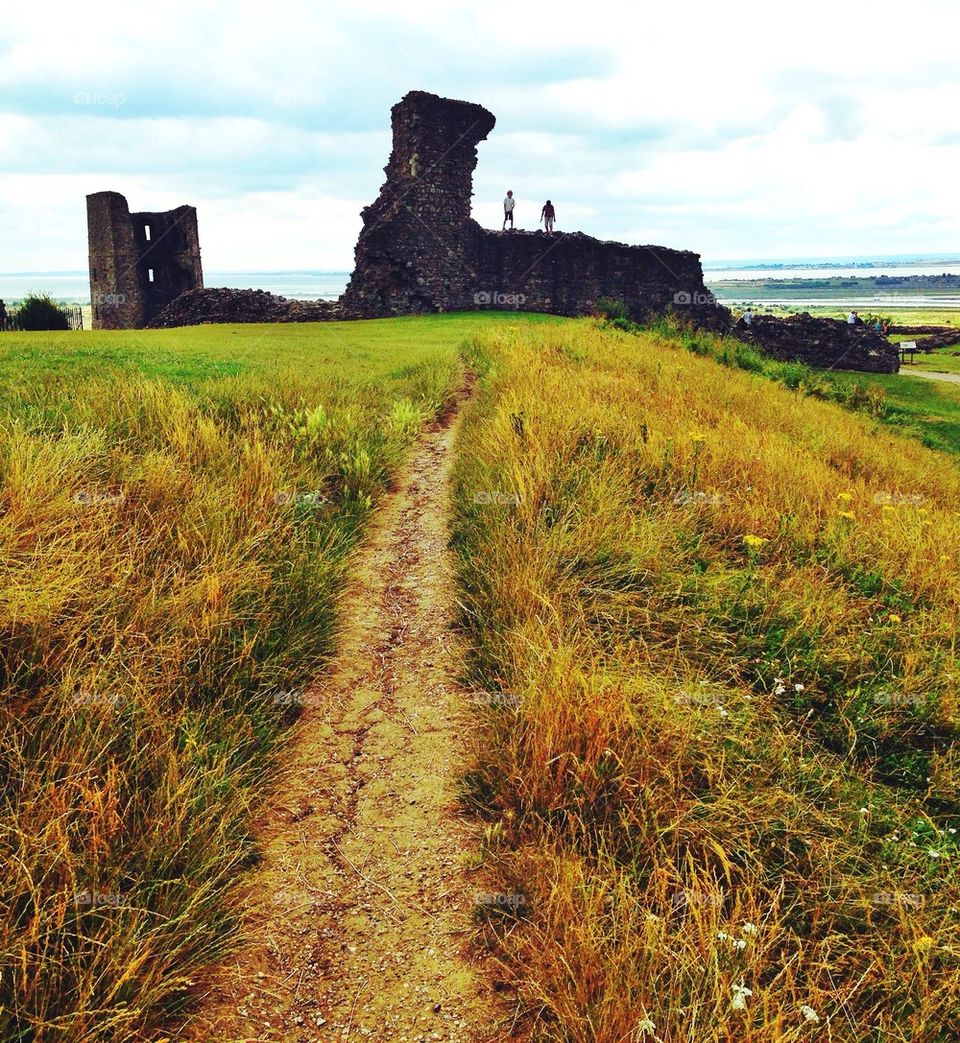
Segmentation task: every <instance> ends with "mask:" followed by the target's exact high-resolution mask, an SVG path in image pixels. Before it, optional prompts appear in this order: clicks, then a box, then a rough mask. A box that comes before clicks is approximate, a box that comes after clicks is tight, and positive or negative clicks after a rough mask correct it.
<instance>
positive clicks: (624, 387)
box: [455, 322, 960, 1043]
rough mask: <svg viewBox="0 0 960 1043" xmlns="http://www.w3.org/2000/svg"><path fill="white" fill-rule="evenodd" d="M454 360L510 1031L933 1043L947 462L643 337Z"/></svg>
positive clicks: (481, 764)
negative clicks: (474, 382)
mask: <svg viewBox="0 0 960 1043" xmlns="http://www.w3.org/2000/svg"><path fill="white" fill-rule="evenodd" d="M687 347H689V345H688V346H687ZM472 360H473V365H474V366H475V367H476V368H477V370H478V372H479V373H480V374H481V377H482V380H481V388H482V390H481V393H480V395H479V397H478V398H477V399H476V400H475V402H474V404H473V405H472V407H471V414H470V416H469V418H468V422H467V425H466V426H465V428H464V430H463V432H462V437H461V443H460V455H459V460H458V465H457V467H458V472H457V504H458V507H457V521H456V536H455V540H456V546H457V548H458V552H459V554H460V558H461V582H462V586H463V597H464V620H465V624H466V625H467V626H468V628H469V631H470V634H471V637H472V640H473V645H474V655H473V660H472V665H471V671H472V675H473V679H474V682H475V683H476V684H477V685H478V686H482V687H485V688H487V689H489V690H491V692H494V693H500V694H499V695H494V696H493V697H492V698H491V699H489V700H487V702H488V703H489V704H490V708H489V710H487V711H485V720H484V724H485V731H484V732H483V735H482V738H481V739H480V740H479V741H478V744H477V750H476V763H475V769H474V771H473V772H472V774H471V776H470V778H469V779H468V780H467V782H468V794H469V798H470V799H471V800H472V801H473V802H474V804H475V805H476V806H477V807H478V808H479V809H480V810H481V811H482V813H483V814H485V815H486V816H487V817H488V819H489V826H488V829H487V833H486V836H487V850H486V854H487V857H488V858H489V860H490V862H491V864H492V865H494V866H495V867H496V868H497V871H498V872H499V874H500V878H501V887H502V890H503V891H504V893H505V894H509V895H513V896H514V899H515V900H513V901H506V900H504V901H502V902H501V903H500V912H501V914H500V916H499V917H496V918H492V921H491V923H490V924H489V927H488V930H489V931H490V933H491V938H492V939H493V940H494V941H495V944H497V945H498V946H499V947H500V949H501V951H502V953H503V955H504V959H505V961H506V963H507V966H508V967H510V968H511V969H512V974H513V979H514V982H515V984H516V985H517V986H518V988H519V990H520V995H521V998H522V1001H523V1006H524V1009H525V1011H526V1013H527V1018H528V1025H529V1027H530V1028H531V1031H532V1033H533V1036H534V1038H536V1039H540V1040H555V1041H558V1043H559V1041H560V1040H563V1041H577V1043H587V1041H590V1043H623V1041H625V1040H645V1039H651V1040H653V1039H660V1040H669V1041H671V1043H679V1041H689V1043H693V1041H697V1043H713V1041H717V1043H719V1041H721V1040H723V1041H736V1043H779V1041H788V1040H789V1041H794V1040H806V1039H813V1038H823V1039H835V1040H858V1041H861V1040H863V1041H865V1040H871V1041H880V1040H883V1041H885V1043H886V1041H907V1040H912V1041H914V1043H917V1041H929V1043H934V1041H937V1043H946V1041H947V1040H952V1039H955V1038H957V1035H958V1033H960V1000H958V996H960V969H958V957H960V936H958V929H957V908H958V901H960V890H958V882H957V877H956V866H957V856H958V839H960V833H958V832H957V830H958V829H960V765H958V757H957V751H956V745H955V739H956V733H957V723H958V722H957V690H956V671H957V663H956V633H957V624H958V596H960V562H958V556H957V546H958V537H960V516H958V513H957V506H958V493H960V471H958V469H957V464H956V461H955V458H954V457H952V456H948V455H946V454H942V453H938V452H934V451H931V450H929V449H926V448H924V447H922V446H921V445H920V444H919V443H918V442H916V441H915V440H911V439H908V438H903V437H898V436H896V435H895V434H893V433H888V431H887V430H886V429H884V428H883V427H882V426H879V425H878V424H877V423H876V422H874V421H873V420H871V419H870V418H869V417H863V416H860V415H858V414H855V413H851V412H849V411H847V410H845V409H842V408H840V407H839V406H838V405H836V404H833V403H830V402H825V401H820V400H817V399H816V398H813V397H810V396H806V395H804V394H802V393H798V392H797V391H794V390H790V389H789V388H787V387H785V386H783V385H782V384H778V383H774V382H771V381H770V380H769V379H767V378H765V377H764V376H763V375H761V374H759V373H758V374H754V373H750V372H742V371H738V370H737V369H736V368H734V367H732V366H728V367H722V366H721V365H719V364H718V363H717V362H716V361H715V360H713V359H710V358H700V357H697V356H696V354H694V353H693V352H691V351H689V350H686V347H684V346H683V345H681V344H679V343H675V344H674V345H673V346H671V345H670V344H668V343H667V341H666V340H665V338H664V337H663V336H661V335H658V334H642V335H639V336H632V335H627V334H617V333H613V332H609V331H607V332H604V331H601V330H598V329H596V328H594V327H592V326H591V325H590V324H589V323H587V322H583V323H569V324H565V325H564V326H562V327H556V328H551V329H549V330H545V329H541V330H530V329H525V328H523V327H521V326H520V325H518V324H514V325H513V326H505V327H504V328H503V329H502V330H499V331H490V332H489V333H488V334H486V335H484V336H482V337H480V338H478V339H477V341H476V342H475V344H474V346H473V350H472ZM480 701H481V700H478V702H480ZM520 895H522V896H523V897H522V898H521V897H519V896H520ZM507 910H515V911H519V912H520V914H521V915H522V917H523V919H524V921H525V922H522V923H520V924H517V923H516V922H515V921H514V919H513V916H512V914H510V913H509V912H508V911H507Z"/></svg>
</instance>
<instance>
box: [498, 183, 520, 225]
mask: <svg viewBox="0 0 960 1043" xmlns="http://www.w3.org/2000/svg"><path fill="white" fill-rule="evenodd" d="M516 205H517V201H516V200H515V199H514V198H513V189H512V188H510V189H507V198H506V199H504V201H503V228H502V229H501V231H503V230H504V229H506V227H507V222H508V221H509V222H510V229H511V231H512V230H513V208H514V207H515V206H516Z"/></svg>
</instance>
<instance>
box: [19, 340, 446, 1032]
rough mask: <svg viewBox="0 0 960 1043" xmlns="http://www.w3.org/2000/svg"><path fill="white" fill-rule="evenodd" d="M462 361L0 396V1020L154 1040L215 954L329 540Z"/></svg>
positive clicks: (316, 603)
mask: <svg viewBox="0 0 960 1043" xmlns="http://www.w3.org/2000/svg"><path fill="white" fill-rule="evenodd" d="M205 335H206V336H207V337H210V336H211V335H210V334H205ZM299 335H300V336H302V333H301V334H299ZM186 336H189V333H188V334H186V335H185V337H186ZM149 337H150V335H149V334H144V335H143V337H142V338H141V339H145V338H149ZM318 337H319V335H318ZM275 339H280V335H279V334H278V335H277V338H275ZM114 346H115V348H119V346H120V341H119V338H117V340H116V341H115V342H114ZM279 347H280V349H281V350H280V354H281V355H282V343H281V344H280V345H279ZM334 347H336V345H334ZM407 361H409V359H408V357H407V356H406V355H405V354H404V353H402V352H398V353H397V355H396V356H395V357H394V359H393V364H394V365H398V364H400V365H402V364H403V363H405V362H407ZM460 372H461V366H460V362H459V360H458V358H457V356H456V352H455V350H454V349H453V348H452V346H449V345H448V346H447V347H445V348H439V347H438V348H437V350H436V351H434V352H433V353H432V356H431V357H428V358H427V360H426V361H423V360H422V359H421V360H420V361H418V362H416V364H413V365H410V366H409V367H408V368H407V369H405V370H402V371H398V372H397V373H395V374H392V375H390V376H389V377H387V376H385V375H384V376H381V377H380V378H379V379H378V380H373V381H371V380H367V379H365V378H363V377H362V376H361V378H360V379H357V378H356V377H355V376H354V374H353V373H352V371H351V367H350V363H349V360H348V359H345V361H344V363H343V366H342V367H341V375H340V376H339V377H337V376H332V375H329V374H328V375H321V376H318V375H316V374H313V373H310V372H306V371H304V370H300V371H297V372H290V371H288V370H284V369H278V370H277V371H276V372H274V373H268V374H265V375H253V376H243V377H238V378H235V379H225V380H213V381H200V382H198V383H197V384H196V386H176V385H175V384H172V383H171V382H169V381H168V380H162V379H161V380H155V379H149V378H147V377H144V376H139V377H138V376H131V375H129V374H128V373H121V374H119V375H115V376H114V375H109V374H108V375H104V376H102V377H98V376H94V375H90V374H89V373H80V374H79V375H77V376H75V377H74V379H72V380H69V381H66V380H64V381H61V380H59V379H57V378H55V377H51V378H50V379H46V378H44V379H40V380H37V381H36V382H23V383H22V384H21V385H19V386H16V387H8V388H6V389H5V391H4V394H3V395H0V1038H2V1039H3V1040H11V1041H12V1040H21V1041H31V1043H41V1041H46V1040H54V1039H56V1040H58V1041H64V1043H71V1041H77V1043H81V1041H83V1043H90V1041H93V1040H97V1041H106V1040H115V1041H120V1040H123V1041H129V1040H139V1039H144V1040H145V1039H156V1038H158V1033H159V1031H160V1030H159V1029H158V1027H157V1026H158V1023H159V1022H160V1021H161V1020H162V1018H163V1015H164V1013H165V1012H169V1011H170V1010H171V1009H173V1008H175V1007H176V1006H177V1005H178V1004H179V1003H180V1002H181V1001H182V998H183V995H184V991H185V988H186V987H187V985H188V984H189V982H190V980H191V977H192V975H193V974H194V973H195V972H196V970H197V968H198V967H200V966H201V965H203V964H205V963H206V962H208V961H209V960H210V959H211V958H212V957H213V956H214V955H216V954H217V953H218V952H219V951H221V949H222V946H223V945H224V944H225V942H226V940H227V938H228V931H229V927H230V922H231V910H230V903H229V900H228V898H227V887H228V885H229V883H230V881H231V879H232V878H233V877H234V876H235V875H236V873H237V871H238V870H239V869H240V868H241V867H242V865H243V864H244V861H245V860H246V859H248V858H249V857H251V854H252V848H251V845H250V841H249V838H248V836H247V834H246V823H247V821H248V810H249V808H250V806H251V804H252V803H254V802H256V801H258V800H260V799H262V797H263V789H264V785H265V780H266V778H267V774H268V769H269V766H270V763H271V756H270V755H271V751H272V749H273V748H274V747H275V741H276V739H277V737H278V733H279V731H280V727H281V723H282V719H283V718H284V717H285V716H289V714H290V712H291V709H290V708H291V707H292V706H295V705H296V698H295V693H296V692H297V691H301V690H302V689H303V687H304V686H305V684H306V683H307V681H309V679H310V678H311V677H312V676H313V674H314V673H315V671H316V670H317V668H318V666H319V664H320V662H321V661H322V658H323V657H324V656H325V655H327V654H328V652H329V650H330V644H331V632H332V626H333V618H334V601H335V596H336V593H337V590H338V587H339V586H340V583H341V580H342V577H343V574H344V570H345V568H346V567H347V554H348V552H349V550H350V549H351V547H352V546H353V545H354V544H355V542H356V539H357V537H358V535H359V533H360V531H361V528H362V525H363V522H364V519H365V517H366V515H367V513H368V511H369V510H370V508H371V505H372V504H373V503H374V502H375V501H376V499H377V497H378V496H379V495H380V494H381V493H382V491H383V489H384V487H385V486H386V485H387V484H388V483H389V481H390V475H391V473H392V472H393V470H394V469H395V468H396V466H397V464H398V463H399V461H400V460H401V458H402V457H403V455H404V454H405V452H406V450H407V448H408V446H409V445H410V443H411V441H412V440H413V439H414V437H415V436H416V433H417V431H418V430H419V429H420V426H421V424H422V422H423V421H424V419H425V418H426V417H428V416H432V415H433V414H434V413H435V412H436V410H437V409H438V408H439V407H440V406H441V404H442V403H443V401H444V400H445V399H446V398H447V397H448V396H449V395H450V394H451V392H452V390H453V389H454V388H455V387H456V385H457V384H458V383H459V380H460Z"/></svg>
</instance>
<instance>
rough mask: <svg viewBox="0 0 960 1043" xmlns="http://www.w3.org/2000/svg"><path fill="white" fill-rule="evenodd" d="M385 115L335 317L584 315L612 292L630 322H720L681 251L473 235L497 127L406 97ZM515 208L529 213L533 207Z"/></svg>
mask: <svg viewBox="0 0 960 1043" xmlns="http://www.w3.org/2000/svg"><path fill="white" fill-rule="evenodd" d="M392 115H393V151H392V153H391V155H390V162H389V163H388V164H387V166H386V167H385V168H384V170H385V172H386V175H387V180H386V182H385V183H384V185H383V187H382V188H381V189H380V195H379V197H378V198H377V200H376V202H375V203H373V204H372V205H371V206H368V207H366V208H365V209H364V210H363V212H362V215H361V216H362V217H363V231H362V232H361V233H360V238H359V240H358V242H357V247H356V252H355V253H356V266H355V268H354V272H353V275H352V277H351V279H350V284H349V285H348V287H347V290H346V293H345V294H344V295H343V297H342V298H341V305H342V309H343V314H344V315H345V316H348V317H371V318H372V317H374V316H387V315H409V314H411V313H415V312H432V311H457V310H471V309H475V308H485V307H494V308H496V307H501V308H502V307H509V308H517V309H520V310H525V311H540V312H552V313H554V314H557V315H587V314H590V313H591V312H593V311H594V310H595V309H596V307H597V304H598V303H599V302H600V301H601V300H602V299H603V298H605V297H611V298H616V299H617V300H621V301H623V304H624V306H625V307H626V309H627V311H628V313H629V314H630V315H631V316H632V317H635V318H641V317H644V316H647V315H653V314H663V313H664V312H665V311H668V310H671V309H674V308H676V309H679V310H681V312H682V313H683V314H685V315H686V316H687V317H689V318H692V319H695V320H696V321H697V322H698V324H700V325H704V326H710V327H714V326H716V327H718V328H719V327H722V326H723V325H724V324H725V323H726V322H727V321H728V320H729V313H728V312H727V311H726V309H724V308H717V307H716V304H715V302H714V301H713V298H712V295H711V294H709V293H708V292H707V289H706V287H705V286H704V283H703V270H702V268H701V266H700V257H699V256H698V255H697V254H695V253H691V252H690V251H688V250H672V249H669V248H668V247H664V246H626V245H624V244H623V243H610V242H602V241H601V240H599V239H594V238H593V237H592V236H589V235H584V234H582V233H580V232H572V233H567V232H558V233H557V235H556V236H554V237H551V238H548V237H547V236H546V235H545V234H544V233H543V232H540V231H527V232H524V231H521V230H519V228H518V229H517V231H510V232H499V231H491V230H488V229H484V228H481V226H480V225H479V224H477V222H476V221H474V220H473V219H472V218H471V217H470V201H471V197H472V195H473V171H474V169H475V168H476V165H477V145H478V144H479V142H481V141H483V140H484V139H485V138H486V137H487V135H488V134H489V133H490V132H491V131H492V130H493V127H494V124H495V123H496V120H495V118H494V116H493V114H492V113H491V112H488V111H487V110H486V109H485V108H483V106H481V105H475V104H472V103H470V102H465V101H452V100H450V99H449V98H440V97H438V96H437V95H435V94H427V93H425V92H424V91H411V92H410V93H409V94H406V95H405V96H404V97H403V98H402V100H401V101H400V102H398V103H397V104H396V105H394V106H393V109H392ZM525 202H526V207H527V210H526V212H527V213H528V214H531V215H533V216H534V217H535V215H536V214H537V213H538V212H539V208H540V204H541V202H542V200H539V199H538V200H536V201H535V203H534V205H533V206H532V207H531V206H530V201H529V200H526V201H525Z"/></svg>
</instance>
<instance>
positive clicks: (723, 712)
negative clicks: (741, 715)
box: [720, 706, 730, 717]
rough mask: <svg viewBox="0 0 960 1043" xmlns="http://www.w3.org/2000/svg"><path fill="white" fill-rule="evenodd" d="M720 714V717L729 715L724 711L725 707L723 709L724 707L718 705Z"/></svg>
mask: <svg viewBox="0 0 960 1043" xmlns="http://www.w3.org/2000/svg"><path fill="white" fill-rule="evenodd" d="M720 716H721V717H729V716H730V715H729V714H728V713H727V711H726V710H725V709H724V708H723V707H722V706H721V707H720Z"/></svg>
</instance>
